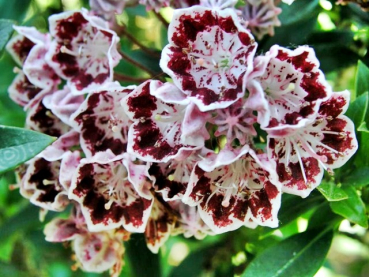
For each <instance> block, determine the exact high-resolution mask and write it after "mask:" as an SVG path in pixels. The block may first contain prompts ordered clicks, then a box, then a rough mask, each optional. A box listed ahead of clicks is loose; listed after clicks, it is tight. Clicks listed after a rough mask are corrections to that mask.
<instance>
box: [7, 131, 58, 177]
mask: <svg viewBox="0 0 369 277" xmlns="http://www.w3.org/2000/svg"><path fill="white" fill-rule="evenodd" d="M53 141H55V138H53V137H50V136H47V135H44V134H40V133H37V132H34V131H31V130H26V129H22V128H16V127H8V126H0V173H3V172H5V171H8V170H10V169H13V168H15V167H16V166H18V165H20V164H22V163H24V162H26V161H28V160H29V159H31V158H33V157H34V156H36V155H37V154H38V153H40V152H41V151H42V150H44V149H45V148H46V147H47V146H48V145H49V144H51V143H52V142H53Z"/></svg>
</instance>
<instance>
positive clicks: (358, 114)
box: [346, 92, 369, 128]
mask: <svg viewBox="0 0 369 277" xmlns="http://www.w3.org/2000/svg"><path fill="white" fill-rule="evenodd" d="M368 103H369V94H368V92H365V93H363V94H361V95H360V96H359V97H358V98H356V99H355V101H354V102H352V103H351V104H350V107H349V108H348V110H347V112H346V115H347V116H348V117H350V118H351V119H352V121H353V122H354V124H355V127H356V128H358V127H359V126H361V124H362V123H363V122H364V121H365V117H366V114H367V112H368Z"/></svg>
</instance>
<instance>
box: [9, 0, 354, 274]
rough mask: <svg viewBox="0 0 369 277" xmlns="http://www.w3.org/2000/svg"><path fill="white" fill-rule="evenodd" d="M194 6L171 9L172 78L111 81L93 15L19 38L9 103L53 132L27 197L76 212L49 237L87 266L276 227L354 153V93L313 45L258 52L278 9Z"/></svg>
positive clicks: (107, 41) (23, 184) (106, 40)
mask: <svg viewBox="0 0 369 277" xmlns="http://www.w3.org/2000/svg"><path fill="white" fill-rule="evenodd" d="M104 2H105V3H104ZM122 2H124V1H122ZM122 2H120V1H101V0H100V1H97V0H96V1H92V3H93V5H94V7H95V8H96V7H101V10H100V11H101V12H103V11H105V10H107V11H108V12H109V13H111V12H112V11H113V10H114V11H117V10H121V9H122V8H123V6H124V5H123V4H122ZM148 2H150V8H154V9H157V8H159V7H160V4H162V5H164V6H165V5H169V2H168V3H167V2H163V1H148ZM178 2H179V1H178ZM103 4H104V5H103ZM182 4H183V3H182ZM200 4H201V5H195V6H192V5H190V4H188V5H187V8H183V9H177V10H175V11H174V15H173V18H172V21H171V22H170V25H169V29H168V41H169V44H168V45H167V46H165V47H164V49H163V50H162V55H161V59H160V67H161V69H162V70H163V72H164V73H166V74H167V75H168V76H169V77H170V78H171V80H172V81H171V82H162V81H159V80H153V79H150V80H147V81H145V82H143V83H142V84H139V85H138V86H134V85H132V86H127V87H122V86H121V85H120V84H119V83H118V82H116V81H115V82H114V75H113V68H114V67H115V66H116V65H117V64H118V63H119V61H120V59H121V55H120V54H119V52H118V50H117V48H118V47H117V43H118V42H119V37H118V36H117V34H116V33H115V32H114V31H112V30H111V29H109V24H108V23H107V22H105V21H103V20H102V19H101V18H100V17H97V16H95V15H92V14H91V13H89V12H88V11H86V10H82V11H77V12H65V13H61V14H58V15H53V16H51V17H50V18H49V25H50V32H49V33H48V34H42V33H40V32H38V31H37V30H36V29H35V28H31V27H15V29H16V30H17V32H18V34H19V35H18V36H16V37H14V38H13V39H12V40H11V41H10V42H9V44H8V46H7V49H8V51H9V52H10V53H11V54H12V56H13V57H14V59H15V60H16V62H17V63H18V64H19V66H21V67H22V69H17V70H16V71H17V72H18V75H17V77H16V78H15V80H14V81H13V83H12V85H11V87H10V88H9V93H10V97H11V98H12V99H13V100H14V101H15V102H17V103H18V104H20V105H22V106H23V107H24V108H25V110H26V112H27V122H26V126H27V127H28V128H30V129H33V130H36V131H39V132H43V133H46V134H49V135H52V136H56V137H58V139H57V140H56V141H55V142H54V143H53V144H52V145H50V146H49V147H47V148H46V149H45V150H44V151H43V152H41V153H40V154H39V155H38V156H36V157H35V158H34V159H32V160H30V161H29V162H27V164H25V165H24V166H22V167H21V168H19V170H18V178H19V183H20V192H21V194H22V195H23V196H24V197H26V198H28V199H29V200H30V201H31V202H32V203H33V204H35V205H37V206H39V207H41V209H42V210H43V211H48V210H50V211H56V212H61V211H64V210H65V209H66V207H67V206H72V207H73V208H72V212H71V214H70V216H69V218H67V219H61V218H55V219H54V220H52V221H51V222H49V223H48V224H47V225H46V228H45V235H46V239H47V240H48V241H53V242H64V241H71V243H72V246H73V249H74V251H75V253H76V259H77V260H76V262H77V265H78V266H79V267H81V268H82V269H84V270H87V271H92V272H102V271H105V270H107V269H110V270H111V274H112V275H114V276H117V275H118V274H119V272H120V270H121V267H122V255H123V254H124V247H123V244H122V241H123V240H128V239H129V235H130V233H144V234H145V237H146V241H147V245H148V247H149V249H150V250H151V251H152V252H154V253H157V252H158V251H159V248H160V247H161V246H162V245H163V244H164V242H165V241H166V240H167V239H168V237H169V236H171V235H177V234H183V235H184V236H185V237H191V236H193V237H195V238H197V239H202V238H204V237H205V236H206V235H208V234H219V233H224V232H228V231H232V230H235V229H237V228H240V227H242V226H247V227H251V228H254V227H256V226H258V225H260V226H268V227H277V226H278V217H277V214H278V210H279V208H280V205H281V195H282V193H283V192H286V193H291V194H296V195H300V196H302V197H307V196H308V195H309V193H310V192H311V191H312V190H313V189H314V188H315V187H317V186H318V185H319V184H320V181H321V179H322V177H323V173H324V170H326V171H328V172H329V173H331V172H332V170H333V169H335V168H337V167H340V166H342V165H343V164H344V163H345V162H346V161H347V160H348V159H349V158H350V157H351V156H352V155H353V154H354V153H355V151H356V149H357V141H356V138H355V132H354V126H353V123H352V122H351V121H350V119H348V118H347V117H346V116H344V115H343V114H344V113H345V111H346V109H347V106H348V104H349V92H348V91H344V92H339V93H334V92H332V90H331V87H330V86H329V85H328V84H327V82H326V81H325V78H324V75H323V73H322V72H321V71H320V69H319V62H318V60H317V58H316V57H315V54H314V51H313V49H312V48H310V47H308V46H300V47H298V48H296V49H294V50H290V49H286V48H284V47H280V46H278V45H274V46H273V47H271V49H270V50H269V51H268V52H266V53H265V54H264V55H256V53H257V46H258V44H257V42H256V40H255V38H254V36H253V34H252V33H254V35H256V36H257V37H258V38H261V37H262V36H264V35H265V34H270V35H272V34H273V27H274V26H278V25H279V24H280V23H279V21H278V19H277V15H278V14H279V13H280V9H278V8H276V7H275V6H274V3H273V1H271V0H265V1H262V0H257V1H255V0H253V1H251V0H247V1H246V4H245V7H241V9H239V10H236V8H234V4H235V3H234V1H200ZM114 5H116V6H114ZM177 5H179V3H177ZM183 5H184V4H183ZM103 7H105V8H106V9H105V8H103ZM106 18H111V16H110V17H106ZM256 127H257V128H256ZM257 130H259V131H257ZM260 130H261V131H260Z"/></svg>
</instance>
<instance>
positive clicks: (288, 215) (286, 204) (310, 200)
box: [278, 191, 324, 227]
mask: <svg viewBox="0 0 369 277" xmlns="http://www.w3.org/2000/svg"><path fill="white" fill-rule="evenodd" d="M323 202H324V198H323V197H322V196H321V194H320V193H317V192H315V191H314V192H312V193H311V194H310V196H309V197H307V198H306V199H304V200H303V201H302V199H301V197H299V196H295V195H291V194H283V195H282V205H281V209H280V211H279V213H278V218H279V221H280V227H283V226H285V225H287V224H288V223H290V222H291V221H293V220H295V219H296V218H297V217H299V216H300V215H302V214H304V213H306V212H307V211H309V210H311V209H313V208H315V207H316V206H317V205H319V204H320V203H323Z"/></svg>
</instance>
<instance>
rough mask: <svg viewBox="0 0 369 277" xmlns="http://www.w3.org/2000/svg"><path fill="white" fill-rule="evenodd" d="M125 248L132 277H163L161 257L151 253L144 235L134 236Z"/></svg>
mask: <svg viewBox="0 0 369 277" xmlns="http://www.w3.org/2000/svg"><path fill="white" fill-rule="evenodd" d="M125 247H126V255H127V258H128V260H129V262H130V266H131V270H132V275H131V276H132V277H141V276H146V275H147V274H148V273H149V275H150V277H151V276H152V277H160V276H161V266H160V256H159V255H156V254H153V253H151V252H150V250H149V249H148V248H147V246H146V241H145V238H144V236H143V235H142V234H133V235H132V236H131V238H130V240H129V241H128V242H127V243H126V244H125Z"/></svg>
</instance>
